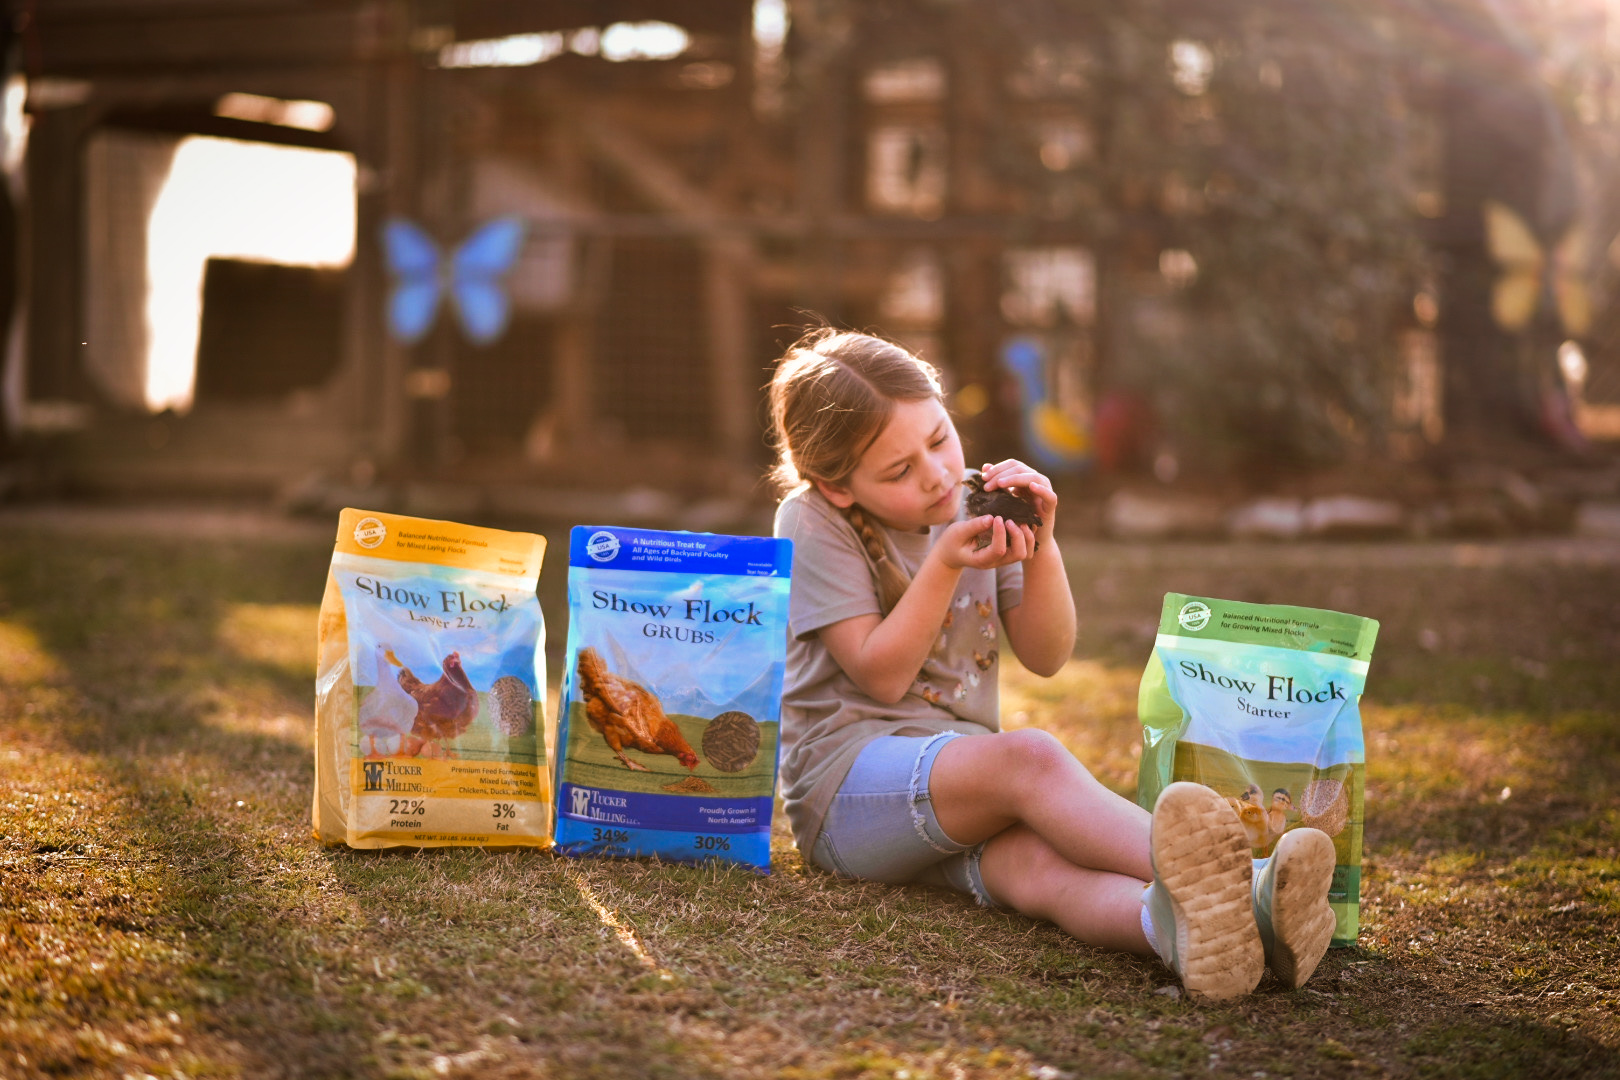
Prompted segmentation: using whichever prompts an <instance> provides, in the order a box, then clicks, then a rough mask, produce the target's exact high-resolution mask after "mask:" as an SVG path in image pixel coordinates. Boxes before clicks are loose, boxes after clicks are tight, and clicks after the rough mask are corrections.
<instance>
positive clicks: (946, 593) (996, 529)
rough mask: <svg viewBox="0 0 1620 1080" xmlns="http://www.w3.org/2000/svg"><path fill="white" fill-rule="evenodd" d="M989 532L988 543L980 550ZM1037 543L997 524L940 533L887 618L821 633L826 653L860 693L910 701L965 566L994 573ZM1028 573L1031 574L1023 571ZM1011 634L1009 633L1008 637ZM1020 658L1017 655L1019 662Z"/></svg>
mask: <svg viewBox="0 0 1620 1080" xmlns="http://www.w3.org/2000/svg"><path fill="white" fill-rule="evenodd" d="M986 530H989V531H990V544H989V546H987V547H985V548H984V549H983V550H975V549H974V547H973V544H974V541H975V540H976V539H977V538H978V537H979V536H980V535H981V534H983V533H984V532H985V531H986ZM1033 546H1034V537H1033V535H1032V534H1031V533H1030V531H1029V529H1028V527H1027V526H1026V527H1019V526H1009V525H1008V524H1007V523H1006V522H1004V521H1003V520H1002V519H1000V518H997V517H989V516H985V517H977V518H973V519H971V520H969V521H958V522H956V523H955V524H953V525H952V526H950V528H948V529H946V530H945V531H944V532H943V533H941V534H940V537H939V540H938V541H936V542H935V544H934V546H933V547H932V548H931V549H930V550H929V552H928V557H927V558H925V559H924V560H923V564H922V566H921V567H920V568H919V569H918V571H917V575H916V577H914V578H912V579H911V585H910V586H909V587H908V588H907V589H906V591H905V592H904V593H903V594H902V595H901V597H900V602H899V603H897V604H895V605H894V610H892V611H890V612H889V613H888V614H887V615H857V616H855V617H854V618H851V619H844V620H843V621H841V622H835V623H832V624H831V625H829V626H824V627H822V628H821V630H820V631H819V633H820V634H821V640H822V642H823V643H824V644H826V646H827V651H828V652H830V653H831V654H832V658H833V659H834V660H835V661H837V662H838V666H839V667H841V668H843V669H844V673H845V674H846V675H848V676H849V677H850V679H852V680H853V681H854V683H855V685H856V686H858V687H860V688H861V691H862V692H863V693H865V694H866V695H867V696H868V697H870V698H872V699H873V700H874V701H878V702H881V703H883V704H885V705H892V704H894V703H895V702H897V701H899V700H900V699H901V698H903V697H905V696H906V691H908V690H910V689H911V684H912V683H913V682H915V681H916V679H917V674H918V672H920V671H922V666H923V662H924V661H925V660H927V659H928V654H929V652H930V651H931V650H932V649H933V647H934V642H935V641H936V640H938V638H939V633H940V624H942V623H943V622H944V621H945V613H946V611H947V610H949V608H950V605H951V597H952V596H953V595H954V594H955V592H956V584H957V581H958V580H959V579H960V578H961V576H962V570H963V569H964V568H965V567H969V566H972V567H978V568H981V569H993V568H995V567H997V566H1002V565H1005V564H1008V563H1013V562H1017V561H1019V560H1020V559H1023V558H1025V557H1027V556H1028V554H1029V551H1030V549H1031V548H1032V547H1033ZM1026 573H1027V571H1026ZM1009 634H1010V630H1009ZM1022 657H1023V654H1022V653H1020V654H1019V658H1020V659H1022Z"/></svg>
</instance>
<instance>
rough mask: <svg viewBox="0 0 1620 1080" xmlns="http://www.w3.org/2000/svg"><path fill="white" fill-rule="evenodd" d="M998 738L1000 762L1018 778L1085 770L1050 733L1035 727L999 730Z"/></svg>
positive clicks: (1032, 777)
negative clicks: (1001, 759)
mask: <svg viewBox="0 0 1620 1080" xmlns="http://www.w3.org/2000/svg"><path fill="white" fill-rule="evenodd" d="M998 738H1000V739H1001V740H1002V745H1001V747H1000V749H1001V751H1002V755H1003V764H1004V765H1005V767H1006V768H1007V769H1009V770H1010V771H1011V773H1012V775H1014V776H1016V777H1018V778H1021V779H1034V778H1035V777H1039V776H1045V775H1051V774H1059V773H1069V774H1072V773H1074V772H1075V771H1077V770H1078V771H1079V772H1082V773H1084V772H1085V771H1086V768H1085V766H1084V765H1082V764H1080V760H1079V759H1078V758H1076V757H1075V756H1074V755H1073V754H1072V753H1070V752H1069V748H1068V747H1066V746H1064V745H1063V744H1062V743H1061V742H1059V741H1058V739H1057V736H1055V735H1053V734H1052V733H1051V732H1048V731H1042V730H1040V729H1039V728H1023V729H1021V730H1018V731H1007V732H1003V733H1001V735H1000V736H998Z"/></svg>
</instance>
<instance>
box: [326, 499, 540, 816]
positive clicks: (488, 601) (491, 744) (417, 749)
mask: <svg viewBox="0 0 1620 1080" xmlns="http://www.w3.org/2000/svg"><path fill="white" fill-rule="evenodd" d="M544 553H545V539H544V538H543V537H540V536H535V535H533V534H531V533H521V532H505V531H502V530H499V529H484V528H478V527H476V526H472V525H460V524H456V523H455V522H450V521H430V520H426V519H423V518H413V517H402V516H400V515H397V514H384V513H374V512H371V511H365V510H352V509H351V510H344V511H343V513H342V515H341V516H340V518H339V521H338V534H337V542H336V546H335V548H334V550H333V553H332V567H331V571H330V573H329V574H328V575H327V581H326V594H325V596H324V597H323V598H322V600H321V621H320V630H319V642H318V647H319V659H318V661H317V665H316V674H315V799H314V819H315V820H314V824H315V835H316V837H317V838H318V839H320V840H321V841H322V842H324V843H328V844H348V845H349V846H350V847H357V848H376V847H393V846H398V845H408V846H413V847H438V846H445V845H453V844H481V845H490V846H497V845H529V846H537V847H544V846H546V845H547V844H549V843H550V818H551V799H550V791H549V788H548V783H547V781H548V779H549V776H548V770H547V768H546V762H545V743H544V731H545V724H544V697H543V696H542V695H543V694H544V693H545V686H546V670H545V638H546V634H545V623H544V620H543V619H542V617H541V614H540V601H539V599H538V598H537V597H536V595H535V588H536V586H537V584H538V582H539V578H540V560H541V558H542V556H543V555H544Z"/></svg>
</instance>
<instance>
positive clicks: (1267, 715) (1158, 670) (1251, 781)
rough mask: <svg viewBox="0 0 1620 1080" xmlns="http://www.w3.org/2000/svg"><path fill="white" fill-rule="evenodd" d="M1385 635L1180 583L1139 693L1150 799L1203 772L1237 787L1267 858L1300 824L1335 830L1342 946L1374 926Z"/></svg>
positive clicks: (1143, 772)
mask: <svg viewBox="0 0 1620 1080" xmlns="http://www.w3.org/2000/svg"><path fill="white" fill-rule="evenodd" d="M1377 636H1378V623H1377V622H1376V621H1375V620H1373V619H1367V618H1362V617H1361V616H1359V615H1346V614H1344V613H1342V612H1338V611H1323V610H1319V609H1316V608H1302V607H1287V606H1283V605H1276V604H1244V603H1239V602H1237V601H1232V600H1216V599H1212V598H1209V597H1200V596H1184V595H1182V594H1181V593H1168V594H1166V596H1165V598H1164V609H1163V612H1162V614H1161V615H1160V619H1159V633H1158V638H1157V640H1156V642H1155V644H1154V648H1153V655H1152V656H1151V657H1150V658H1149V660H1148V664H1147V668H1146V669H1145V670H1144V671H1143V672H1142V682H1141V687H1140V690H1139V693H1138V697H1137V714H1138V716H1139V717H1140V719H1141V722H1142V740H1143V744H1142V762H1141V768H1140V774H1139V776H1138V781H1137V789H1136V798H1137V801H1138V802H1139V803H1140V804H1141V805H1142V806H1144V807H1149V808H1151V807H1152V806H1153V803H1154V800H1156V799H1157V798H1158V797H1159V792H1161V791H1163V790H1164V789H1165V788H1166V787H1167V786H1169V785H1170V784H1171V783H1172V782H1174V781H1177V780H1192V781H1195V782H1197V783H1200V784H1205V785H1207V786H1209V787H1211V788H1214V789H1215V790H1216V791H1217V792H1219V793H1220V794H1222V795H1224V796H1226V801H1227V802H1228V804H1230V805H1231V807H1232V810H1233V812H1234V813H1235V814H1237V816H1238V819H1239V820H1240V821H1242V822H1243V826H1244V828H1245V829H1246V830H1247V832H1248V834H1249V841H1250V844H1251V846H1252V848H1253V850H1254V856H1255V858H1264V857H1265V856H1268V855H1270V854H1271V852H1272V851H1273V849H1275V847H1276V845H1277V840H1278V839H1279V838H1280V837H1281V836H1282V834H1283V833H1285V832H1287V831H1288V830H1289V829H1292V828H1297V827H1300V826H1306V827H1309V828H1314V829H1321V830H1322V831H1323V832H1325V833H1327V834H1328V836H1330V837H1331V838H1332V839H1333V846H1334V849H1335V851H1336V852H1337V854H1338V858H1337V860H1336V862H1337V865H1336V867H1335V868H1334V872H1333V884H1332V885H1331V887H1330V888H1329V890H1328V901H1329V903H1330V904H1331V905H1332V907H1333V911H1334V915H1335V916H1336V917H1337V919H1338V925H1337V927H1336V928H1335V930H1334V934H1333V942H1332V943H1333V944H1334V945H1353V944H1354V943H1355V940H1356V934H1357V933H1358V931H1359V928H1360V903H1361V832H1362V822H1363V820H1364V814H1365V795H1364V791H1365V779H1366V760H1367V758H1366V749H1365V744H1364V741H1363V739H1362V733H1361V706H1360V702H1361V692H1362V690H1363V688H1364V687H1365V686H1366V682H1367V666H1368V662H1369V661H1370V660H1371V659H1372V650H1373V642H1374V640H1375V639H1376V638H1377Z"/></svg>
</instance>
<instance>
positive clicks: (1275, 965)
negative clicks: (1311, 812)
mask: <svg viewBox="0 0 1620 1080" xmlns="http://www.w3.org/2000/svg"><path fill="white" fill-rule="evenodd" d="M1337 862H1338V855H1337V854H1336V853H1335V852H1334V850H1333V841H1332V840H1331V839H1329V837H1328V835H1327V833H1325V832H1322V831H1321V830H1320V829H1303V828H1298V829H1290V830H1289V831H1288V832H1285V833H1283V836H1282V839H1281V840H1278V841H1277V849H1276V850H1275V851H1274V852H1272V855H1271V858H1270V859H1269V860H1267V861H1266V862H1264V863H1262V864H1260V866H1259V867H1258V868H1257V870H1256V873H1255V875H1254V922H1255V926H1256V927H1257V928H1258V929H1259V931H1260V941H1261V943H1262V944H1263V945H1264V946H1265V951H1266V963H1267V964H1268V965H1269V966H1270V967H1271V973H1272V974H1273V975H1275V976H1277V978H1278V979H1279V980H1281V982H1282V984H1283V985H1284V986H1286V987H1288V988H1289V989H1290V990H1294V989H1297V988H1298V987H1301V986H1304V985H1305V980H1306V979H1309V978H1310V977H1311V972H1313V971H1315V970H1316V965H1317V964H1318V963H1320V962H1321V960H1322V956H1323V955H1324V954H1325V953H1326V952H1327V948H1328V942H1330V941H1332V940H1333V931H1334V929H1335V927H1337V925H1338V920H1337V919H1336V918H1335V917H1334V915H1333V909H1332V908H1331V907H1329V906H1328V898H1327V894H1328V886H1329V885H1331V884H1332V883H1333V867H1334V864H1335V863H1337Z"/></svg>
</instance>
